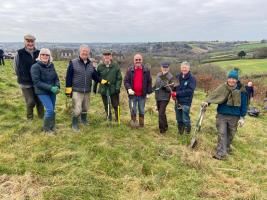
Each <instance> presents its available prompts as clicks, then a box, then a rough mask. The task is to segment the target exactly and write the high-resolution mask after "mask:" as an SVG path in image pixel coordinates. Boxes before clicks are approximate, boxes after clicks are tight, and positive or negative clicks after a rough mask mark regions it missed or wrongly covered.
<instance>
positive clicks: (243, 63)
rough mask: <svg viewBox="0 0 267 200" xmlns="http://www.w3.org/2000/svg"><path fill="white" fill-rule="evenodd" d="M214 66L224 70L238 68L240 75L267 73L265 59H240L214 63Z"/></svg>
mask: <svg viewBox="0 0 267 200" xmlns="http://www.w3.org/2000/svg"><path fill="white" fill-rule="evenodd" d="M214 64H216V65H219V66H220V67H223V68H224V69H226V70H229V69H232V68H233V67H238V68H240V69H241V74H242V75H246V74H259V73H264V72H265V73H267V59H242V60H230V61H221V62H214Z"/></svg>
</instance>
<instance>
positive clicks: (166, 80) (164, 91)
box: [153, 72, 174, 101]
mask: <svg viewBox="0 0 267 200" xmlns="http://www.w3.org/2000/svg"><path fill="white" fill-rule="evenodd" d="M171 83H174V76H173V75H172V74H171V73H170V72H168V73H167V74H164V75H163V74H162V72H160V73H158V74H157V77H156V82H155V85H154V87H153V90H155V98H156V100H157V101H169V100H170V96H171V91H172V88H173V86H169V87H165V86H166V85H169V84H171Z"/></svg>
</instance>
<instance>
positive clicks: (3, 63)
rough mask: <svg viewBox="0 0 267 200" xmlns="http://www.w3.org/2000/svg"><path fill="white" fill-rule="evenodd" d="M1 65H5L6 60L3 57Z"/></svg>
mask: <svg viewBox="0 0 267 200" xmlns="http://www.w3.org/2000/svg"><path fill="white" fill-rule="evenodd" d="M0 65H5V60H4V58H3V57H0Z"/></svg>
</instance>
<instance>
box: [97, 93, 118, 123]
mask: <svg viewBox="0 0 267 200" xmlns="http://www.w3.org/2000/svg"><path fill="white" fill-rule="evenodd" d="M101 96H102V101H103V104H104V107H105V111H106V114H107V117H108V118H109V120H112V114H111V105H112V107H113V108H114V112H115V118H116V121H118V106H119V104H120V95H119V94H113V95H111V96H110V103H111V105H109V106H110V107H109V113H108V103H109V102H108V96H106V95H101Z"/></svg>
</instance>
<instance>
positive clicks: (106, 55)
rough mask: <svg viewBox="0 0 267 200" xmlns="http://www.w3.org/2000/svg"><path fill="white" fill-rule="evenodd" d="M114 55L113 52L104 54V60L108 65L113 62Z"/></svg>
mask: <svg viewBox="0 0 267 200" xmlns="http://www.w3.org/2000/svg"><path fill="white" fill-rule="evenodd" d="M111 59H112V55H111V54H104V55H103V60H104V63H105V64H106V65H109V64H110V63H111Z"/></svg>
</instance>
